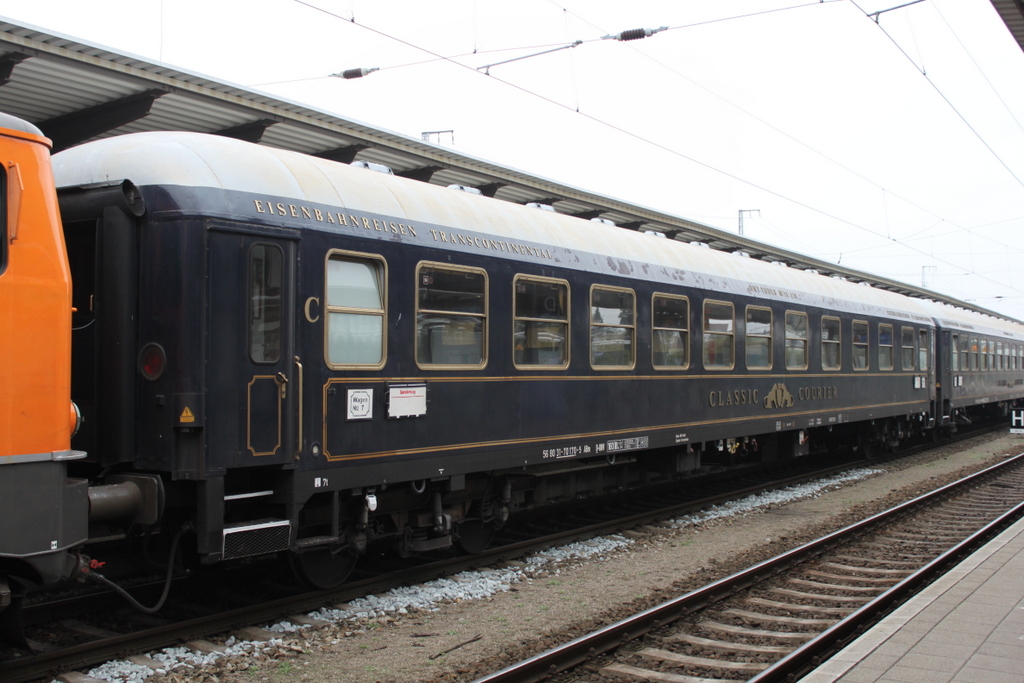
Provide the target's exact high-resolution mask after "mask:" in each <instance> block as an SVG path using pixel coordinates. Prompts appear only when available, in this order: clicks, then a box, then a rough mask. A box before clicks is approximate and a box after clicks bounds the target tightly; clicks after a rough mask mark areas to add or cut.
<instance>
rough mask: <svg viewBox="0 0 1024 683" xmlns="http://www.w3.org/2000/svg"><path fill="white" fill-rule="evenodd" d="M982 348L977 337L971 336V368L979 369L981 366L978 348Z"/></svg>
mask: <svg viewBox="0 0 1024 683" xmlns="http://www.w3.org/2000/svg"><path fill="white" fill-rule="evenodd" d="M980 348H981V346H980V344H978V338H977V337H971V370H977V369H979V368H980V367H981V366H980V365H978V350H979V349H980Z"/></svg>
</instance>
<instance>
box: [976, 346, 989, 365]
mask: <svg viewBox="0 0 1024 683" xmlns="http://www.w3.org/2000/svg"><path fill="white" fill-rule="evenodd" d="M980 344H981V367H980V368H978V369H979V370H988V368H989V364H988V339H982V340H980Z"/></svg>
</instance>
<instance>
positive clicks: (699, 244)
mask: <svg viewBox="0 0 1024 683" xmlns="http://www.w3.org/2000/svg"><path fill="white" fill-rule="evenodd" d="M690 244H692V245H693V246H695V247H704V248H705V249H710V248H711V247H710V246H708V243H707V242H690Z"/></svg>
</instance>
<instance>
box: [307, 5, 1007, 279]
mask: <svg viewBox="0 0 1024 683" xmlns="http://www.w3.org/2000/svg"><path fill="white" fill-rule="evenodd" d="M838 1H840V0H820V1H815V2H809V3H802V4H799V5H792V6H788V7H785V8H772V9H770V10H764V11H760V12H753V13H749V14H745V15H740V16H737V17H728V18H720V19H715V20H709V21H704V22H697V23H694V24H688V25H680V26H675V27H667V28H666V29H665V30H678V29H682V28H688V27H692V26H700V25H706V24H710V23H717V22H720V21H726V20H731V19H737V18H745V17H752V16H758V15H763V14H769V13H777V12H782V11H789V10H795V9H802V8H806V7H811V6H819V5H822V4H825V3H826V2H838ZM295 2H296V3H298V4H302V5H305V6H308V7H310V8H312V9H314V10H317V11H320V12H323V13H325V14H328V15H330V16H333V17H335V18H338V19H342V20H344V21H351V22H352V23H354V24H356V25H358V26H360V27H361V28H363V29H364V30H367V31H370V32H372V33H375V34H377V35H379V36H381V37H384V38H386V39H389V40H392V41H395V42H397V43H399V44H402V45H405V46H407V47H410V48H413V49H415V50H418V51H421V52H423V53H426V54H429V55H431V56H432V57H433V58H434V59H435V60H439V61H445V62H448V63H450V64H453V65H455V66H458V67H461V68H463V69H467V70H470V71H472V72H474V73H481V72H480V71H477V70H476V69H475V68H474V67H472V66H469V65H466V64H462V63H461V62H458V61H456V60H455V59H453V58H451V57H448V56H445V55H442V54H439V53H437V52H435V51H433V50H430V49H428V48H425V47H422V46H419V45H416V44H414V43H412V42H410V41H408V40H405V39H403V38H399V37H397V36H393V35H391V34H388V33H387V32H385V31H382V30H380V29H377V28H374V27H373V26H369V25H367V24H357V23H356V22H355V21H354V19H353V20H349V19H347V18H345V17H342V16H340V15H337V14H335V13H334V12H331V11H330V10H326V9H324V8H322V7H317V6H315V5H312V4H309V3H308V2H306V1H305V0H295ZM563 9H564V8H563ZM857 9H858V10H860V11H861V12H863V11H864V10H863V9H861V8H860V7H858V8H857ZM588 23H589V22H588ZM890 39H891V38H890ZM600 40H603V38H602V39H600ZM588 42H594V41H593V40H589V41H588V40H583V41H581V43H588ZM897 47H898V46H897ZM901 51H902V50H901ZM904 54H905V53H904ZM911 61H913V60H911ZM481 75H485V77H487V78H491V79H494V80H496V81H498V82H500V83H502V84H504V85H505V86H507V87H510V88H512V89H514V90H518V91H520V92H522V93H524V94H526V95H528V96H530V97H534V98H537V99H539V100H542V101H545V102H547V103H548V104H551V105H554V106H556V107H558V108H561V109H565V110H568V111H570V112H573V113H575V114H577V115H579V116H582V117H584V118H586V119H588V120H590V121H592V122H594V123H596V124H598V125H601V126H605V127H607V128H609V129H611V130H615V131H616V132H618V133H620V134H623V135H625V136H627V137H631V138H633V139H635V140H637V141H639V142H642V143H644V144H647V145H649V146H651V147H653V148H656V149H659V150H661V151H664V152H667V153H669V154H672V155H674V156H677V157H679V158H681V159H685V160H687V161H689V162H691V163H694V164H696V165H698V166H700V167H702V168H706V169H708V170H710V171H713V172H715V173H718V174H720V175H722V176H723V177H726V178H729V179H731V180H734V181H736V182H739V183H742V184H744V185H747V186H749V187H752V188H754V189H757V190H760V191H762V192H765V193H766V194H769V195H771V196H774V197H778V198H779V199H782V200H784V201H786V202H789V203H791V204H793V205H795V206H799V207H801V208H804V209H807V210H809V211H812V212H814V213H817V214H819V215H821V216H823V217H826V218H829V219H831V220H834V221H836V222H837V223H840V224H844V225H849V226H850V227H854V228H856V229H859V230H862V231H864V232H867V233H869V234H872V235H875V236H877V237H880V238H882V239H884V240H888V241H890V242H892V243H894V244H897V245H900V246H902V247H904V248H906V249H908V250H910V251H913V252H916V253H918V254H921V255H922V256H927V257H929V258H933V259H935V260H937V261H939V262H941V263H943V264H945V265H947V266H950V267H952V268H953V269H955V270H958V271H965V272H968V273H970V274H972V275H974V276H976V277H978V278H980V279H983V280H986V281H988V282H991V283H993V284H996V285H999V286H1001V287H1007V288H1009V289H1012V290H1014V291H1018V290H1016V289H1015V288H1014V287H1012V286H1010V285H1007V284H1006V283H1004V282H999V281H997V280H994V279H992V278H990V277H988V276H987V275H986V274H984V273H979V272H977V270H976V269H974V268H973V266H972V268H970V269H967V268H964V267H963V266H960V265H958V264H956V263H953V262H951V261H946V260H944V259H938V258H936V257H934V255H932V254H930V253H928V252H927V251H924V250H922V249H919V248H917V247H914V246H912V245H909V244H904V243H902V242H900V240H899V239H896V238H892V237H889V236H887V235H884V234H882V233H880V232H878V231H876V230H873V229H871V228H869V227H867V226H864V225H861V224H859V223H856V222H854V221H851V220H849V219H846V218H842V217H840V216H838V215H835V214H833V213H830V212H828V211H826V210H824V209H822V208H818V207H816V206H814V205H812V204H809V203H807V202H805V201H801V200H798V199H796V198H794V197H791V196H788V195H787V194H785V193H783V192H781V191H778V190H773V189H771V188H769V187H767V186H764V185H760V184H758V183H756V182H754V181H751V180H747V179H745V178H742V177H740V176H738V175H736V174H734V173H731V172H729V171H725V170H724V169H721V168H718V167H716V166H714V165H712V164H710V163H708V162H704V161H701V160H700V159H697V158H695V157H692V156H690V155H687V154H685V153H683V152H681V151H679V150H676V149H673V148H671V147H669V146H667V145H665V144H663V143H660V142H657V141H655V140H652V139H650V138H647V137H644V136H643V135H641V134H639V133H635V132H633V131H630V130H628V129H625V128H623V127H621V126H618V125H616V124H613V123H610V122H608V121H605V120H602V119H600V118H598V117H596V116H593V115H591V114H587V113H585V112H583V111H579V110H577V109H573V108H572V107H570V106H567V105H565V104H564V103H562V102H559V101H557V100H555V99H553V98H551V97H548V96H545V95H542V94H540V93H537V92H535V91H532V90H530V89H529V88H526V87H524V86H521V85H519V84H516V83H513V82H511V81H509V80H506V79H503V78H500V77H498V76H495V75H494V74H481ZM769 125H770V124H769ZM780 132H781V131H780ZM787 137H790V138H791V139H794V140H796V138H792V136H789V135H788V134H787ZM797 142H800V141H799V140H797ZM800 144H801V145H803V146H805V147H807V148H808V149H811V150H812V151H815V152H816V150H813V148H811V147H809V146H808V145H806V144H805V143H802V142H800ZM816 153H818V154H820V152H816ZM822 156H825V155H822ZM825 158H828V157H827V156H826V157H825ZM831 161H833V163H837V164H838V162H835V160H831ZM839 165H840V166H842V165H841V164H839ZM1004 166H1005V165H1004ZM847 170H849V169H847ZM851 172H853V171H851ZM853 173H855V172H853ZM855 175H858V177H862V178H863V176H860V174H856V173H855ZM864 179H865V180H867V181H868V182H871V181H870V180H869V179H867V178H864ZM1018 182H1019V181H1018ZM872 184H875V183H872ZM876 186H877V185H876ZM894 196H895V195H894ZM908 204H910V205H911V206H915V207H916V208H919V209H921V210H923V211H925V212H926V213H929V214H931V215H933V216H936V217H939V216H937V214H934V213H933V212H931V211H928V210H926V209H923V208H922V207H917V206H916V205H915V204H913V203H912V202H908ZM950 224H953V223H952V222H950ZM1021 293H1022V294H1024V292H1021Z"/></svg>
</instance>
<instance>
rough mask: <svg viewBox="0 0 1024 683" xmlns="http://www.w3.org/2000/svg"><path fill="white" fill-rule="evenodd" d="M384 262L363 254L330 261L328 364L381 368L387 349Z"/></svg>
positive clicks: (332, 257) (339, 255) (336, 254)
mask: <svg viewBox="0 0 1024 683" xmlns="http://www.w3.org/2000/svg"><path fill="white" fill-rule="evenodd" d="M386 283H387V276H386V269H385V263H384V261H383V260H381V259H379V258H375V257H365V256H363V255H361V254H347V253H342V252H332V253H331V254H330V255H329V256H328V258H327V304H326V307H325V314H326V318H327V321H326V325H325V335H326V338H327V364H328V365H329V366H331V367H332V368H335V367H339V366H343V365H344V366H354V365H358V366H364V367H376V368H379V367H381V366H383V365H384V350H385V349H386V348H387V343H386V340H387V316H386V315H385V302H386V301H387V288H386Z"/></svg>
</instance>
